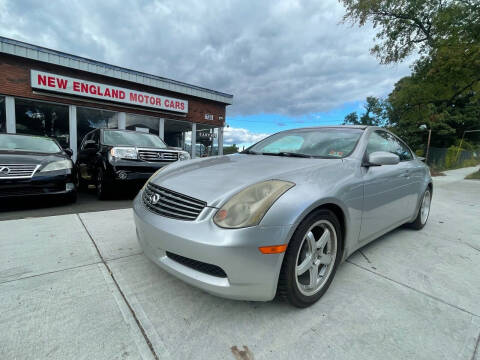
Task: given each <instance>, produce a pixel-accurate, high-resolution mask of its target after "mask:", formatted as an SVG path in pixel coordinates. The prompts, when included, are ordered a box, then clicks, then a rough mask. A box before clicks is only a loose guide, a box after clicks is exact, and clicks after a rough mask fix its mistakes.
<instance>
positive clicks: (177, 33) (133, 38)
mask: <svg viewBox="0 0 480 360" xmlns="http://www.w3.org/2000/svg"><path fill="white" fill-rule="evenodd" d="M0 10H1V11H0V23H1V24H2V27H1V29H0V35H3V36H7V37H14V38H16V39H18V40H23V41H27V42H31V43H33V44H37V45H41V46H47V47H51V48H54V49H57V50H61V51H65V52H69V53H73V54H77V55H81V56H85V57H90V58H93V59H96V60H100V61H104V62H107V63H111V64H115V65H120V66H125V67H128V68H133V69H136V70H140V71H144V72H148V73H152V74H156V75H160V76H164V77H168V78H173V79H176V80H180V81H185V82H188V83H192V84H197V85H200V86H204V87H208V88H212V89H215V90H219V91H225V92H229V93H232V94H234V95H235V99H234V105H232V106H230V107H228V114H229V115H249V114H258V113H277V114H284V115H293V116H301V115H305V114H310V113H317V112H322V111H328V110H331V109H333V108H336V107H339V106H340V105H342V104H344V103H346V102H352V101H358V100H364V99H365V97H366V96H367V95H376V96H381V95H385V94H386V93H388V92H389V91H391V89H392V85H393V84H394V83H395V81H397V80H398V79H399V78H400V77H401V76H403V75H405V74H408V73H409V69H408V66H407V64H401V65H399V66H398V67H386V66H380V65H379V64H378V62H377V60H376V59H375V58H374V57H373V56H371V55H370V54H369V48H370V47H371V46H372V44H373V43H372V38H373V36H374V31H373V29H372V28H370V27H368V26H367V27H365V28H361V29H359V28H357V27H351V26H350V25H344V24H340V23H339V22H340V21H341V18H342V16H343V14H344V9H343V8H342V6H341V5H340V4H339V2H338V1H337V0H323V1H318V0H304V1H296V0H264V1H255V0H237V1H225V0H209V1H201V0H184V1H178V0H162V1H144V0H142V1H139V0H124V1H122V2H118V1H107V0H105V1H98V0H58V1H35V0H0Z"/></svg>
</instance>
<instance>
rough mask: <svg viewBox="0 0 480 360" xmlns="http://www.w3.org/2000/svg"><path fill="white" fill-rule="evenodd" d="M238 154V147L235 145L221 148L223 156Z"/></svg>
mask: <svg viewBox="0 0 480 360" xmlns="http://www.w3.org/2000/svg"><path fill="white" fill-rule="evenodd" d="M237 152H238V147H237V145H236V144H233V145H231V146H224V147H223V154H224V155H228V154H236V153H237Z"/></svg>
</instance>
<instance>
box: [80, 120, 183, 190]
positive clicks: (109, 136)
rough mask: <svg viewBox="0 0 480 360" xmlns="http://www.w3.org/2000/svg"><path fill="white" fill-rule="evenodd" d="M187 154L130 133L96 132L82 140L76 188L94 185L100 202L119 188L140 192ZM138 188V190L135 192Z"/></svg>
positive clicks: (148, 136)
mask: <svg viewBox="0 0 480 360" xmlns="http://www.w3.org/2000/svg"><path fill="white" fill-rule="evenodd" d="M188 159H190V155H189V154H188V153H187V152H185V151H181V150H178V149H171V148H168V147H167V145H166V144H165V143H164V142H163V140H162V139H160V137H158V136H157V135H153V134H148V133H142V132H138V131H130V130H113V129H96V130H93V131H91V132H89V133H88V134H86V135H85V137H84V138H83V140H82V144H81V146H80V150H79V153H78V159H77V164H76V167H77V186H78V187H79V188H86V187H87V186H88V185H90V184H92V185H95V186H96V189H97V195H98V198H99V199H106V198H109V197H110V196H112V195H113V194H114V191H115V190H116V189H118V188H119V187H120V186H122V185H123V186H124V188H123V189H122V190H124V189H126V188H127V187H129V188H132V189H137V188H138V189H139V188H140V187H141V186H142V185H143V184H144V183H145V181H147V180H148V178H149V177H150V176H152V174H153V173H154V172H155V171H157V170H158V169H160V168H162V167H164V166H166V165H168V164H170V163H172V162H175V161H181V160H188ZM138 189H137V190H138Z"/></svg>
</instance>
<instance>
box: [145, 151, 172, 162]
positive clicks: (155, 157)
mask: <svg viewBox="0 0 480 360" xmlns="http://www.w3.org/2000/svg"><path fill="white" fill-rule="evenodd" d="M138 158H139V159H140V160H143V161H163V162H174V161H177V160H178V153H177V152H174V151H157V150H141V149H140V150H138Z"/></svg>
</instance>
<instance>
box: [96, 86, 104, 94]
mask: <svg viewBox="0 0 480 360" xmlns="http://www.w3.org/2000/svg"><path fill="white" fill-rule="evenodd" d="M97 95H100V96H103V94H102V89H100V86H98V85H97Z"/></svg>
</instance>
